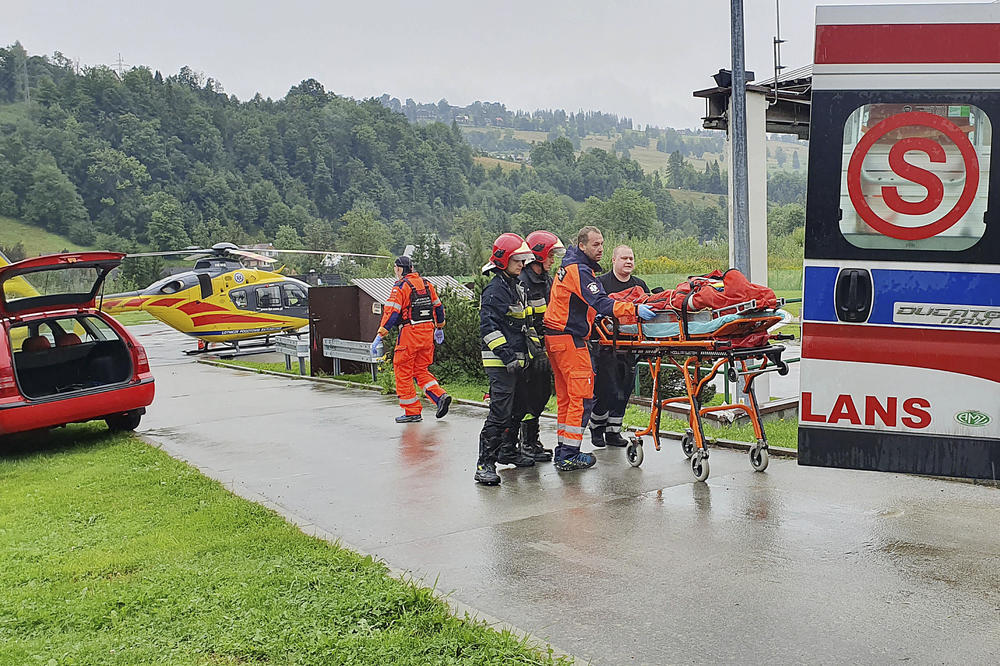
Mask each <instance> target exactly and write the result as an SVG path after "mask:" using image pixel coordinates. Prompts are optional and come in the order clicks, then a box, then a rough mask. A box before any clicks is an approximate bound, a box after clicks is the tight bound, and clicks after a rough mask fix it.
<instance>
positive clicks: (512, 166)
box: [472, 155, 533, 171]
mask: <svg viewBox="0 0 1000 666" xmlns="http://www.w3.org/2000/svg"><path fill="white" fill-rule="evenodd" d="M472 160H473V161H474V162H475V163H476V164H481V165H483V168H484V169H486V170H487V171H489V170H490V169H493V168H495V167H496V166H497V165H499V166H500V168H501V169H503V170H504V171H516V170H518V169H520V168H521V167H522V166H525V167H527V168H528V169H531V168H533V167H531V166H528V165H522V163H521V162H511V161H509V160H499V159H497V158H495V157H485V156H481V155H477V156H476V157H473V158H472Z"/></svg>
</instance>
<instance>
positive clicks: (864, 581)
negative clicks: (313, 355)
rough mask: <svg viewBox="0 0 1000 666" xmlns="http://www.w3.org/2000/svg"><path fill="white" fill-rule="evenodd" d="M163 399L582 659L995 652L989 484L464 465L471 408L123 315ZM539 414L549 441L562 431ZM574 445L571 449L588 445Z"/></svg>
mask: <svg viewBox="0 0 1000 666" xmlns="http://www.w3.org/2000/svg"><path fill="white" fill-rule="evenodd" d="M132 330H133V331H134V332H136V333H137V334H138V335H139V336H140V340H141V341H142V343H143V344H144V345H146V349H147V351H148V353H149V356H150V360H151V363H152V365H153V370H154V373H155V375H156V381H157V398H156V401H155V402H154V403H153V405H152V406H151V407H150V409H149V413H148V414H147V415H146V417H145V418H144V421H143V424H142V426H141V434H143V436H144V437H146V439H148V440H149V441H151V442H154V443H156V444H158V445H160V446H162V447H163V448H164V449H165V450H167V451H168V452H170V453H171V454H172V455H174V456H176V457H179V458H182V459H184V460H187V461H189V462H191V463H192V464H194V465H195V466H197V467H199V468H200V469H201V470H202V471H204V472H205V473H206V474H208V475H209V476H211V477H213V478H216V479H218V480H220V481H222V482H225V483H230V484H234V487H235V488H236V489H237V492H240V493H242V494H245V495H247V496H248V497H250V498H251V499H259V498H266V501H267V502H268V503H269V504H270V505H272V506H276V507H278V508H279V509H280V510H281V511H282V512H283V513H284V514H285V515H287V516H289V517H293V518H295V519H296V520H297V521H298V522H306V523H311V524H313V525H315V526H317V527H318V528H320V529H322V530H324V531H326V532H328V533H332V534H335V535H338V536H340V537H342V538H343V540H344V542H345V543H346V544H348V545H353V546H354V547H357V548H360V549H362V550H364V551H366V552H368V553H372V554H374V555H377V556H379V557H381V558H384V559H385V560H386V561H387V562H388V563H389V564H390V565H393V566H394V567H397V568H401V569H405V570H409V571H412V572H414V573H415V574H416V575H418V576H421V577H423V578H424V579H425V582H426V583H427V584H433V583H434V582H435V580H436V581H437V587H438V589H439V590H444V591H450V592H452V594H453V596H454V597H455V598H456V599H458V600H460V601H462V602H465V603H467V604H470V605H471V606H473V607H475V608H477V609H480V610H482V611H483V612H484V613H487V614H489V615H491V616H494V617H496V618H499V619H501V620H504V621H506V622H509V623H510V624H513V625H515V626H517V627H520V628H521V629H523V630H525V631H527V632H529V633H531V634H533V635H534V636H537V637H539V638H541V639H544V640H549V641H551V642H552V643H553V644H554V645H556V646H559V647H560V648H562V649H564V650H567V651H568V652H570V653H572V654H574V655H576V656H577V657H579V658H581V659H582V660H593V662H594V663H601V664H640V663H648V664H663V663H736V662H740V663H765V662H780V663H804V662H809V663H833V662H847V661H853V662H864V663H871V662H877V663H882V662H890V661H915V662H918V663H931V662H933V663H955V662H965V663H973V664H977V663H997V661H998V660H1000V531H998V528H997V525H1000V491H998V490H997V489H994V488H990V487H984V486H974V485H971V484H964V483H954V482H948V481H942V480H936V479H927V478H918V477H911V476H905V475H895V474H878V473H873V472H855V471H844V470H826V469H818V468H802V467H798V466H797V465H796V464H795V462H794V461H787V460H780V459H775V458H772V460H771V465H770V467H769V468H768V470H767V472H766V473H763V474H759V473H755V472H753V471H752V470H751V469H750V465H749V462H748V460H747V457H746V455H745V454H742V453H738V452H733V451H727V450H722V449H719V450H713V451H712V455H711V463H712V474H711V477H710V478H709V480H708V482H707V483H704V484H702V483H697V482H694V481H693V478H692V476H691V472H690V469H689V467H688V466H687V464H686V461H685V459H684V457H683V455H682V454H681V453H680V449H679V446H678V445H676V444H673V445H669V444H668V445H665V447H664V450H663V451H659V452H657V451H654V450H653V448H652V446H651V445H650V444H648V443H647V446H646V449H647V450H646V460H645V462H644V464H643V466H642V468H641V469H633V468H631V467H629V466H628V465H627V463H625V461H624V452H623V451H622V450H618V449H614V450H599V451H597V456H598V458H599V460H600V462H599V463H598V465H597V467H595V468H594V469H592V470H588V471H585V472H574V473H559V472H556V471H555V470H554V469H553V467H552V465H551V464H542V465H540V466H537V467H536V468H530V469H525V470H517V469H514V468H506V469H504V470H503V471H501V476H502V477H503V484H502V485H501V486H499V487H497V488H485V487H480V486H477V485H476V484H474V483H473V481H472V474H473V470H474V464H475V458H476V446H477V445H476V442H477V436H478V432H479V429H480V427H481V425H482V419H483V417H484V412H483V411H482V410H481V409H478V408H474V407H465V406H456V407H453V409H452V412H451V413H450V414H449V415H448V417H447V418H446V419H444V420H442V421H435V419H434V418H433V412H432V411H431V410H429V409H425V413H424V414H425V417H426V418H427V420H425V421H424V422H423V423H420V424H411V425H407V426H399V425H397V424H395V423H394V422H393V421H392V419H393V417H394V416H396V415H397V414H398V413H399V409H398V407H397V405H396V404H395V400H394V399H393V398H391V397H383V396H378V395H376V394H374V393H371V392H366V391H357V390H350V389H341V388H338V387H334V386H330V385H324V384H316V383H312V382H307V381H301V380H295V379H285V378H281V377H272V376H266V375H257V374H255V373H248V372H241V371H235V370H226V369H220V368H213V367H210V366H205V365H201V364H197V363H194V362H193V361H192V360H191V359H189V358H186V357H183V356H182V355H181V353H180V350H181V349H182V348H190V347H191V346H192V343H191V342H190V340H189V339H187V338H185V337H184V336H182V335H180V334H178V333H176V332H174V331H172V330H170V329H167V328H165V327H163V326H160V325H145V326H140V327H134V328H133V329H132ZM551 425H552V424H550V423H548V422H546V421H543V426H544V427H543V441H546V442H553V441H554V439H555V435H554V429H553V428H552V427H551ZM585 448H586V447H585Z"/></svg>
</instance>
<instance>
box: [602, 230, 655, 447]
mask: <svg viewBox="0 0 1000 666" xmlns="http://www.w3.org/2000/svg"><path fill="white" fill-rule="evenodd" d="M634 269H635V253H634V252H632V248H630V247H629V246H628V245H619V246H618V247H616V248H615V249H614V251H613V252H612V253H611V270H610V271H608V272H607V273H605V274H604V275H601V276H600V277H598V278H597V279H598V280H599V281H600V283H601V286H602V287H604V291H606V292H608V293H609V294H614V293H616V292H619V291H625V290H626V289H631V288H632V287H639V288H641V289H642V290H643V291H644V292H646V293H647V294H648V293H649V287H647V286H646V283H645V282H643V281H642V280H641V279H639V278H637V277H636V276H635V275H633V274H632V271H633V270H634ZM635 363H636V359H635V357H634V356H633V355H632V354H623V353H620V352H617V353H616V352H615V351H614V350H613V349H611V348H610V347H600V348H598V349H595V350H594V370H595V371H596V376H595V377H594V411H593V413H592V414H591V415H590V439H591V442H592V443H593V445H594V446H595V447H597V448H603V447H604V446H627V445H628V441H626V439H625V438H624V437H622V419H623V418H624V417H625V407H626V406H627V405H628V399H629V396H631V395H632V390H633V389H634V388H635Z"/></svg>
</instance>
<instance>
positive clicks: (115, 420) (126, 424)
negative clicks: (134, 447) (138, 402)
mask: <svg viewBox="0 0 1000 666" xmlns="http://www.w3.org/2000/svg"><path fill="white" fill-rule="evenodd" d="M140 420H142V414H141V413H140V412H139V411H131V412H124V413H122V414H112V415H111V416H105V417H104V422H105V423H107V424H108V430H111V431H112V432H124V431H127V430H135V429H136V428H138V427H139V421H140Z"/></svg>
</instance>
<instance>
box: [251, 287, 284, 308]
mask: <svg viewBox="0 0 1000 666" xmlns="http://www.w3.org/2000/svg"><path fill="white" fill-rule="evenodd" d="M257 309H258V310H279V309H281V289H279V288H278V285H267V286H263V287H257Z"/></svg>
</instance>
